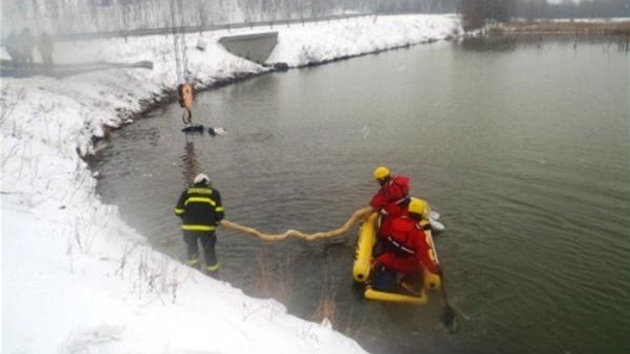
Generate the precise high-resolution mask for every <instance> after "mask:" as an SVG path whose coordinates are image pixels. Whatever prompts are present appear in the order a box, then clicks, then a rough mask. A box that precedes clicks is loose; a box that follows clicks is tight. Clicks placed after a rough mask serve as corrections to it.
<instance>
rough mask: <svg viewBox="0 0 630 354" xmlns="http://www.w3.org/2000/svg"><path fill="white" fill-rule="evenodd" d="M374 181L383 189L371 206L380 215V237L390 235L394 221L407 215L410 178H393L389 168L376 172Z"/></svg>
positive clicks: (380, 168)
mask: <svg viewBox="0 0 630 354" xmlns="http://www.w3.org/2000/svg"><path fill="white" fill-rule="evenodd" d="M374 179H375V180H376V181H377V182H378V184H379V185H380V186H381V188H380V189H379V190H378V192H376V194H374V196H373V197H372V200H371V201H370V206H371V207H372V209H374V211H378V212H379V213H380V220H379V224H380V226H379V231H378V236H379V237H381V236H382V235H384V234H387V233H389V230H390V228H391V223H392V221H393V220H394V219H396V218H397V217H399V216H402V215H404V214H406V213H407V205H408V204H409V199H410V198H409V178H408V177H405V176H393V175H392V172H391V171H390V169H389V168H387V167H384V166H380V167H377V168H376V169H375V170H374Z"/></svg>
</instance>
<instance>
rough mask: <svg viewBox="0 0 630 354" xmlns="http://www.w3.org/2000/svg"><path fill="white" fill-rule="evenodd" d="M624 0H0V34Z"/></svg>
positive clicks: (627, 11)
mask: <svg viewBox="0 0 630 354" xmlns="http://www.w3.org/2000/svg"><path fill="white" fill-rule="evenodd" d="M629 2H630V1H629V0H580V1H579V2H574V1H573V0H563V1H561V2H560V3H550V2H548V1H547V0H64V1H50V0H2V1H1V6H2V32H3V33H2V37H3V38H4V37H6V35H7V32H8V30H9V29H12V30H16V31H20V30H21V29H22V28H24V27H30V28H31V29H32V30H34V31H35V32H37V33H39V32H42V31H47V32H48V33H51V34H53V35H55V34H68V33H83V32H111V31H119V32H124V31H132V30H138V29H155V28H170V27H178V26H189V27H205V26H208V25H221V24H230V23H246V22H263V21H266V22H273V21H282V20H300V19H302V20H310V19H320V18H326V17H327V16H345V15H354V14H366V15H381V14H405V13H429V14H444V13H460V14H461V15H462V17H463V19H464V27H465V29H474V28H478V27H480V26H483V24H484V23H485V22H486V21H488V20H490V21H500V22H505V21H509V20H510V19H512V18H523V19H546V18H584V17H591V18H593V17H597V18H610V17H628V16H629V15H630V8H629Z"/></svg>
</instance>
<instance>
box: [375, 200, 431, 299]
mask: <svg viewBox="0 0 630 354" xmlns="http://www.w3.org/2000/svg"><path fill="white" fill-rule="evenodd" d="M428 214H429V207H428V205H427V203H426V202H425V201H423V200H422V199H418V198H411V200H410V202H409V206H408V210H407V213H406V214H404V215H402V216H399V217H397V218H395V219H394V220H393V221H392V223H391V228H390V229H389V230H388V233H387V234H384V235H383V236H382V238H383V246H384V249H383V252H382V253H381V254H380V255H378V256H377V257H376V259H375V261H374V265H373V267H374V268H373V269H374V273H373V278H372V279H373V281H372V286H373V287H374V288H376V289H381V290H390V291H391V290H394V291H403V292H405V291H406V292H411V293H414V291H417V290H418V289H419V287H420V286H421V284H422V272H423V269H425V268H426V269H427V270H428V271H429V272H431V273H434V274H438V275H441V269H440V267H439V265H438V263H437V259H436V256H435V251H434V250H433V247H432V245H431V241H430V240H429V237H430V236H429V235H428V234H427V233H428V232H431V231H430V227H431V226H430V224H429V222H428V218H429V215H428ZM399 285H401V286H399Z"/></svg>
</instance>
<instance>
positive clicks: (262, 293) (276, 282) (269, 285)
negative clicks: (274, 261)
mask: <svg viewBox="0 0 630 354" xmlns="http://www.w3.org/2000/svg"><path fill="white" fill-rule="evenodd" d="M266 259H267V256H266V254H265V253H264V251H260V252H258V254H257V255H256V260H257V263H258V269H259V272H260V275H259V276H258V277H256V280H255V282H254V288H253V292H254V294H253V295H254V296H257V297H265V298H274V299H276V300H278V301H280V302H282V303H283V304H289V303H290V301H291V298H292V297H293V292H292V290H291V289H292V287H291V285H292V283H293V276H292V272H291V268H292V266H293V261H294V259H293V257H291V256H289V255H287V258H286V259H285V263H284V265H283V266H282V267H280V269H277V270H275V269H272V267H271V266H270V265H269V262H267V260H266Z"/></svg>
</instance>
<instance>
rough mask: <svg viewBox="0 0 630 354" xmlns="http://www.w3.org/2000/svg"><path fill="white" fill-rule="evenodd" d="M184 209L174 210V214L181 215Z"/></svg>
mask: <svg viewBox="0 0 630 354" xmlns="http://www.w3.org/2000/svg"><path fill="white" fill-rule="evenodd" d="M183 213H184V209H175V214H183Z"/></svg>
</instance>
